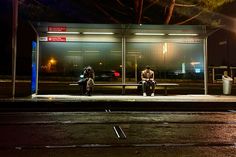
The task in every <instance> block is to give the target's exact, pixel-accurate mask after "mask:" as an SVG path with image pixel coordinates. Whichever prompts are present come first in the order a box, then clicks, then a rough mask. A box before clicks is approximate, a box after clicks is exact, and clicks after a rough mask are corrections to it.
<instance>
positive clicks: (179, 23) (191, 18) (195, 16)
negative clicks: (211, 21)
mask: <svg viewBox="0 0 236 157" xmlns="http://www.w3.org/2000/svg"><path fill="white" fill-rule="evenodd" d="M202 13H203V11H200V12H199V13H197V14H196V15H194V16H192V17H190V18H189V19H187V20H184V21H182V22H178V23H176V25H182V24H185V23H187V22H189V21H191V20H193V19H195V18H197V17H198V16H200V15H201V14H202Z"/></svg>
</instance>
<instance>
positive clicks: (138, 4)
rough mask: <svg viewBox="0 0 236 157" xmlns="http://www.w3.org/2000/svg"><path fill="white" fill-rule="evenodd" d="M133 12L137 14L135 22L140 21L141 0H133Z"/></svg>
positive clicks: (141, 12) (141, 11)
mask: <svg viewBox="0 0 236 157" xmlns="http://www.w3.org/2000/svg"><path fill="white" fill-rule="evenodd" d="M134 8H135V14H136V15H138V16H137V23H138V24H140V23H141V19H142V14H143V0H134Z"/></svg>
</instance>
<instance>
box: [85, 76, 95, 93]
mask: <svg viewBox="0 0 236 157" xmlns="http://www.w3.org/2000/svg"><path fill="white" fill-rule="evenodd" d="M93 86H94V81H93V79H92V78H89V79H88V81H87V88H86V90H87V95H88V96H91V93H92V88H93Z"/></svg>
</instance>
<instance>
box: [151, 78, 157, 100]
mask: <svg viewBox="0 0 236 157" xmlns="http://www.w3.org/2000/svg"><path fill="white" fill-rule="evenodd" d="M150 86H151V90H152V94H151V96H154V93H155V86H156V83H155V81H150Z"/></svg>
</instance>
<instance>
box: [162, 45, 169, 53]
mask: <svg viewBox="0 0 236 157" xmlns="http://www.w3.org/2000/svg"><path fill="white" fill-rule="evenodd" d="M167 51H168V48H167V43H164V44H163V50H162V53H163V54H165V53H167Z"/></svg>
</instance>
